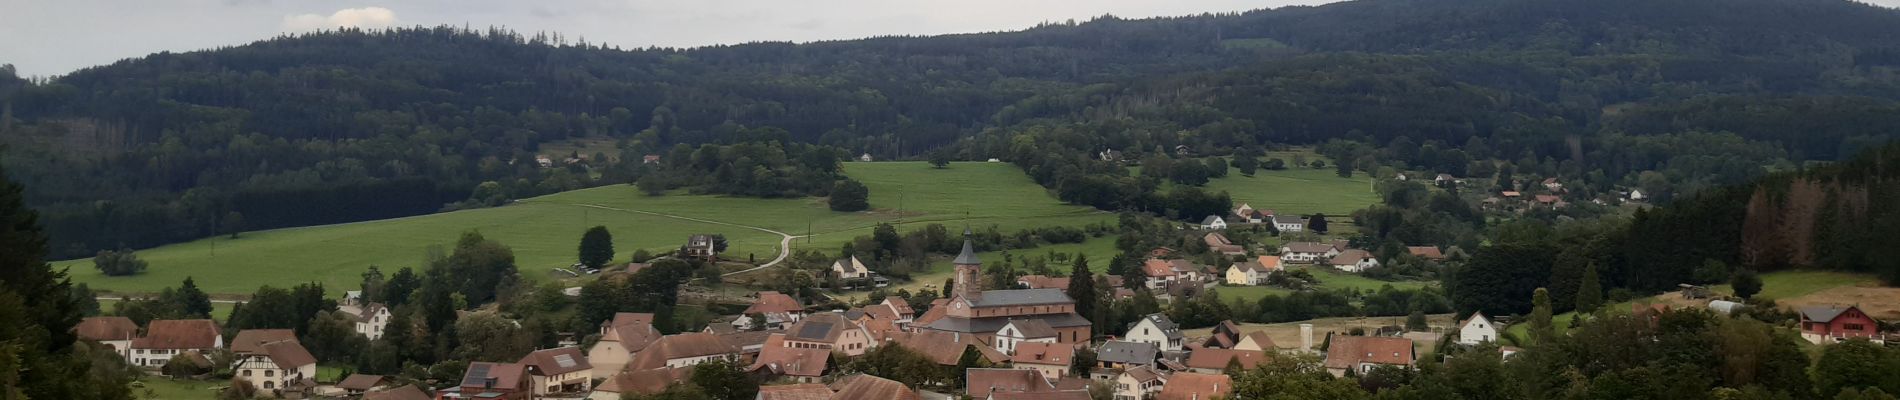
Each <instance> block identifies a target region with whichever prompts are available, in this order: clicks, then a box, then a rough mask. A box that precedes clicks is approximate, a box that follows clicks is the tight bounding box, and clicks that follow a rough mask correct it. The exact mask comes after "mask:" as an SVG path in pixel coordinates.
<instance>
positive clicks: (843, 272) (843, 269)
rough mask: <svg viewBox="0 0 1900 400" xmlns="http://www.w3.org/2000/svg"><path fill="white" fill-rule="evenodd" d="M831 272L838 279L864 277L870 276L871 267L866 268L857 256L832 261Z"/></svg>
mask: <svg viewBox="0 0 1900 400" xmlns="http://www.w3.org/2000/svg"><path fill="white" fill-rule="evenodd" d="M831 273H833V274H837V275H838V279H865V278H870V277H871V269H870V268H866V267H865V266H864V262H863V261H858V256H851V258H849V259H844V260H838V261H832V262H831Z"/></svg>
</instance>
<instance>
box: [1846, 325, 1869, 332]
mask: <svg viewBox="0 0 1900 400" xmlns="http://www.w3.org/2000/svg"><path fill="white" fill-rule="evenodd" d="M1842 328H1846V329H1847V330H1850V331H1858V330H1861V329H1866V328H1867V327H1865V326H1861V324H1846V325H1843V326H1842Z"/></svg>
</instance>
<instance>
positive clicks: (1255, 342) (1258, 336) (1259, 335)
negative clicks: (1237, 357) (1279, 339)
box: [1234, 331, 1280, 351]
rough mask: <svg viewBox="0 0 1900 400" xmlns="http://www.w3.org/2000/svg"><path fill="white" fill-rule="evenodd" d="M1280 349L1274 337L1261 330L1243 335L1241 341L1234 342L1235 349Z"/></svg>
mask: <svg viewBox="0 0 1900 400" xmlns="http://www.w3.org/2000/svg"><path fill="white" fill-rule="evenodd" d="M1279 349H1280V348H1279V347H1278V346H1276V345H1274V344H1273V338H1271V337H1268V336H1267V333H1266V332H1259V331H1256V332H1254V333H1249V334H1247V335H1246V336H1241V337H1240V341H1239V342H1236V343H1234V350H1253V351H1273V350H1279Z"/></svg>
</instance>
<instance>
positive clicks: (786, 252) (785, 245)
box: [574, 204, 803, 276]
mask: <svg viewBox="0 0 1900 400" xmlns="http://www.w3.org/2000/svg"><path fill="white" fill-rule="evenodd" d="M574 205H576V206H581V207H587V208H595V209H601V210H608V211H620V212H630V213H634V214H645V215H651V216H655V217H666V218H672V219H677V220H683V221H692V222H698V223H704V224H713V225H725V226H730V227H736V228H745V229H751V230H755V231H759V232H765V233H770V234H774V235H778V236H779V240H778V257H775V258H773V259H772V261H767V262H765V263H764V264H759V266H757V267H753V268H750V269H746V270H741V271H733V272H727V273H725V274H722V275H721V276H732V275H738V274H743V273H747V272H752V271H757V270H761V269H766V268H770V267H772V266H774V265H778V263H780V262H783V261H785V259H786V258H788V257H791V255H792V239H797V238H800V237H803V236H793V235H791V234H788V233H785V232H779V231H775V230H771V229H766V228H762V227H757V226H751V225H740V224H735V223H731V222H721V221H713V220H707V219H699V218H693V217H688V216H684V215H673V214H665V213H656V212H652V211H642V210H629V209H624V208H614V207H608V206H603V205H599V204H574Z"/></svg>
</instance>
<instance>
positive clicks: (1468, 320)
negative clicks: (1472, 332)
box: [1458, 311, 1496, 331]
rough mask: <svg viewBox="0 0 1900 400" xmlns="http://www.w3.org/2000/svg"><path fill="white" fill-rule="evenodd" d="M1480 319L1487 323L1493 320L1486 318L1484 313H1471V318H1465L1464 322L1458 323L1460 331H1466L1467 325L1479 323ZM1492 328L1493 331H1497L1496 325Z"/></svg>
mask: <svg viewBox="0 0 1900 400" xmlns="http://www.w3.org/2000/svg"><path fill="white" fill-rule="evenodd" d="M1480 319H1482V320H1484V321H1485V322H1491V318H1490V317H1486V316H1484V312H1483V311H1473V312H1472V313H1471V317H1468V318H1465V320H1464V321H1458V330H1461V331H1462V330H1465V325H1471V321H1477V320H1480ZM1492 326H1493V328H1492V329H1496V328H1495V327H1496V324H1493V325H1492Z"/></svg>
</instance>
